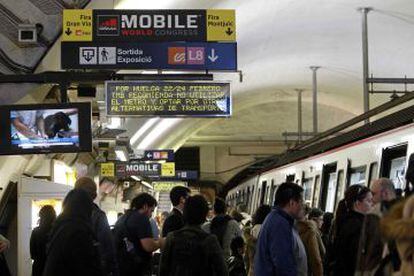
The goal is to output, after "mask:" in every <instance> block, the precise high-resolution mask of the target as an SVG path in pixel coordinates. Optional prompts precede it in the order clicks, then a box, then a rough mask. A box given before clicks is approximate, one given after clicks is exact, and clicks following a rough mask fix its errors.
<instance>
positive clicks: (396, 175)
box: [380, 143, 408, 189]
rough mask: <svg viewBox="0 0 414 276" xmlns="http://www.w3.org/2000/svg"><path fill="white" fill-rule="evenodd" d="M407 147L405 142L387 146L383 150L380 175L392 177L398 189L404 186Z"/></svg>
mask: <svg viewBox="0 0 414 276" xmlns="http://www.w3.org/2000/svg"><path fill="white" fill-rule="evenodd" d="M407 148H408V146H407V144H406V143H404V144H399V145H396V146H392V147H387V148H385V149H383V151H382V159H381V169H380V175H381V177H387V178H390V179H391V180H392V181H393V182H394V186H395V188H397V189H398V188H399V189H401V188H403V186H404V175H405V165H406V162H407V160H406V156H407Z"/></svg>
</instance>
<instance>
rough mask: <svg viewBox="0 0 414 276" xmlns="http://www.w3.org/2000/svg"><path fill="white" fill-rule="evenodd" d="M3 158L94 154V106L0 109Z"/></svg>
mask: <svg viewBox="0 0 414 276" xmlns="http://www.w3.org/2000/svg"><path fill="white" fill-rule="evenodd" d="M0 136H1V145H0V154H2V155H16V154H45V153H66V152H90V151H91V150H92V133H91V107H90V103H67V104H34V105H7V106H0Z"/></svg>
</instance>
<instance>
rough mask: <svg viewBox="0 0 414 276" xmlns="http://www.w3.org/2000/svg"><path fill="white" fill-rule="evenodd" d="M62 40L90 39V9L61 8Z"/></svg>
mask: <svg viewBox="0 0 414 276" xmlns="http://www.w3.org/2000/svg"><path fill="white" fill-rule="evenodd" d="M62 22H63V26H62V27H63V28H62V41H92V10H63V21H62Z"/></svg>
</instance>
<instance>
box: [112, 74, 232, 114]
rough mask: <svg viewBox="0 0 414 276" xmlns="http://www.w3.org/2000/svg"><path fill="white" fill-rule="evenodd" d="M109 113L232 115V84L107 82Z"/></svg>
mask: <svg viewBox="0 0 414 276" xmlns="http://www.w3.org/2000/svg"><path fill="white" fill-rule="evenodd" d="M105 90H106V112H107V115H108V116H154V115H155V116H166V117H174V116H199V117H228V116H230V115H231V97H230V83H224V82H173V81H171V82H148V81H107V82H105Z"/></svg>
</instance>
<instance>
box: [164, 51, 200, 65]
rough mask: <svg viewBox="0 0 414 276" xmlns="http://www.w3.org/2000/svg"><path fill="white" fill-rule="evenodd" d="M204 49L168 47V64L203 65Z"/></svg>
mask: <svg viewBox="0 0 414 276" xmlns="http://www.w3.org/2000/svg"><path fill="white" fill-rule="evenodd" d="M204 52H205V51H204V47H169V48H168V64H171V65H175V64H188V65H194V64H204V62H205V54H204Z"/></svg>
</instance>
